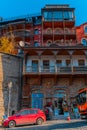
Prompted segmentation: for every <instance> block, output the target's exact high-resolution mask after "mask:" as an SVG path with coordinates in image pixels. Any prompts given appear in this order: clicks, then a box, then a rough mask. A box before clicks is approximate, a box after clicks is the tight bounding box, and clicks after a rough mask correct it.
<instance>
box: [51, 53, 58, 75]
mask: <svg viewBox="0 0 87 130" xmlns="http://www.w3.org/2000/svg"><path fill="white" fill-rule="evenodd" d="M52 52H53V54H54V59H55V60H54V61H55V62H54V65H55V72H56V73H57V64H56V57H57V53H58V51H52Z"/></svg>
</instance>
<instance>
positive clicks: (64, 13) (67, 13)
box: [63, 11, 69, 20]
mask: <svg viewBox="0 0 87 130" xmlns="http://www.w3.org/2000/svg"><path fill="white" fill-rule="evenodd" d="M63 18H64V19H65V20H68V19H69V12H68V11H64V12H63Z"/></svg>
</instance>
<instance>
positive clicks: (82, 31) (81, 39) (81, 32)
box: [76, 23, 87, 46]
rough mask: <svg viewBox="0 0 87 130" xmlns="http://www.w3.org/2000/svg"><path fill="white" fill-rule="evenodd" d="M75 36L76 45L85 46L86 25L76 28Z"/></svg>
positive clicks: (86, 39) (86, 38)
mask: <svg viewBox="0 0 87 130" xmlns="http://www.w3.org/2000/svg"><path fill="white" fill-rule="evenodd" d="M76 35H77V41H78V43H79V44H80V45H81V44H82V45H83V46H87V23H84V24H82V25H80V26H77V27H76Z"/></svg>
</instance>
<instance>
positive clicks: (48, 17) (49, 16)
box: [44, 11, 53, 21]
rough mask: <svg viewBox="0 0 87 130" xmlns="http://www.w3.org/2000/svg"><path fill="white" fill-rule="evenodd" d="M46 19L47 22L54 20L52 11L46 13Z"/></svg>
mask: <svg viewBox="0 0 87 130" xmlns="http://www.w3.org/2000/svg"><path fill="white" fill-rule="evenodd" d="M44 18H45V20H47V21H50V20H52V18H53V13H52V12H51V11H49V12H44Z"/></svg>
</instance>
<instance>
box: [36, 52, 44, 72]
mask: <svg viewBox="0 0 87 130" xmlns="http://www.w3.org/2000/svg"><path fill="white" fill-rule="evenodd" d="M42 52H43V51H38V52H37V53H38V58H39V66H38V70H39V72H41V54H42Z"/></svg>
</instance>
